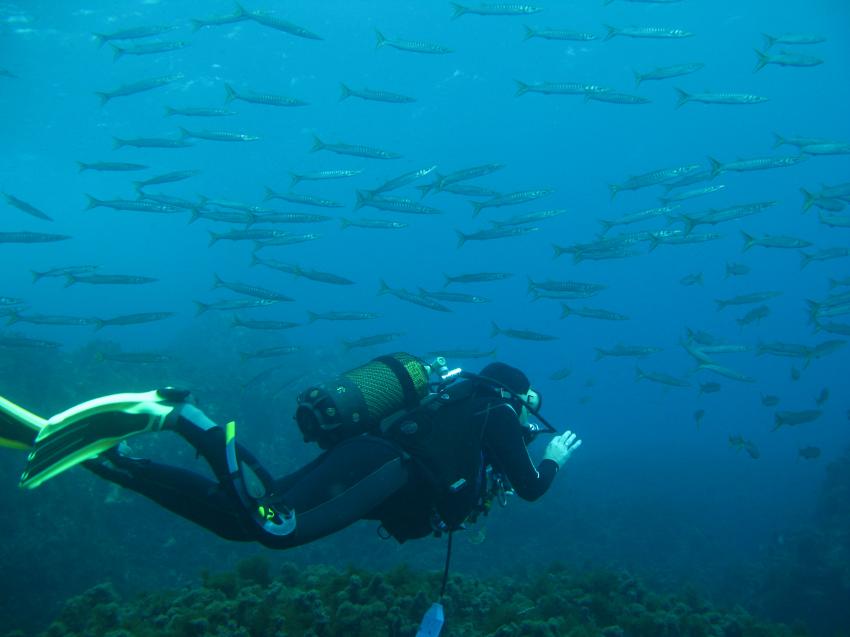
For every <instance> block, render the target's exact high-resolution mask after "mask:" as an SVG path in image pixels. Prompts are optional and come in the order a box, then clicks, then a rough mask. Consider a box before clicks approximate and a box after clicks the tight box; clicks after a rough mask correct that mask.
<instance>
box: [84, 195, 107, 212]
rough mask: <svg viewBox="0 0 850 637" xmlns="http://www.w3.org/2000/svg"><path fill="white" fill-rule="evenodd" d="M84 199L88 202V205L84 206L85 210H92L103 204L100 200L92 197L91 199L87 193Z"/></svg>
mask: <svg viewBox="0 0 850 637" xmlns="http://www.w3.org/2000/svg"><path fill="white" fill-rule="evenodd" d="M86 197H87V198H88V200H89V202H88V204H87V205H86V210H91V209H92V208H97V207H98V206H100V205H102V204H103V202H102V201H101V200H100V199H95V198H94V197H92V196H91V195H90V194H88V193H86Z"/></svg>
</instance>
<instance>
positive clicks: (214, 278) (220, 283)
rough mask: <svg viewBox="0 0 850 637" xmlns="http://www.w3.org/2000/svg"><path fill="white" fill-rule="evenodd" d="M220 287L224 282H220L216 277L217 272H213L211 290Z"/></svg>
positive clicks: (219, 278) (218, 277)
mask: <svg viewBox="0 0 850 637" xmlns="http://www.w3.org/2000/svg"><path fill="white" fill-rule="evenodd" d="M222 285H224V281H222V280H221V277H220V276H218V272H213V290H214V289H216V288H220V287H221V286H222Z"/></svg>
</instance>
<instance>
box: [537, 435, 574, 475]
mask: <svg viewBox="0 0 850 637" xmlns="http://www.w3.org/2000/svg"><path fill="white" fill-rule="evenodd" d="M579 447H581V440H578V439H577V437H576V435H575V434H574V433H573V432H572V431H565V432H564V433H562V434H561V435H560V436H555V437H554V438H552V440H550V441H549V445H548V446H547V447H546V452H545V453H544V454H543V459H544V460H551V461H552V462H554V463H556V464H557V465H558V469H560V468H561V467H563V466H564V463H565V462H566V461H567V460H569V459H570V456H571V455H572V454H573V451H575V450H576V449H578V448H579Z"/></svg>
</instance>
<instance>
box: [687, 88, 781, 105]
mask: <svg viewBox="0 0 850 637" xmlns="http://www.w3.org/2000/svg"><path fill="white" fill-rule="evenodd" d="M676 92H677V93H678V94H679V101H678V102H676V108H678V107H680V106H682V105H683V104H687V103H688V102H702V103H703V104H761V103H762V102H767V101H768V100H769V99H770V98H768V97H762V96H761V95H752V94H750V93H708V92H705V93H688V92H686V91H683V90H682V89H680V88H677V89H676Z"/></svg>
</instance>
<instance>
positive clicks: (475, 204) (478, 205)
mask: <svg viewBox="0 0 850 637" xmlns="http://www.w3.org/2000/svg"><path fill="white" fill-rule="evenodd" d="M469 205H471V206H472V216H473V217H477V216H478V215H480V214H481V209H482V208H484V202H483V201H470V202H469Z"/></svg>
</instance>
